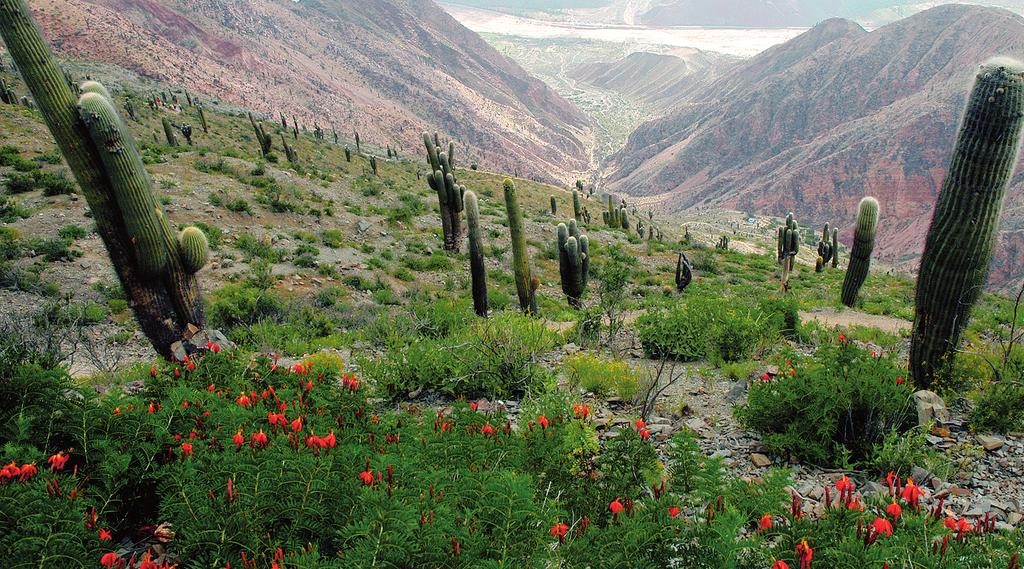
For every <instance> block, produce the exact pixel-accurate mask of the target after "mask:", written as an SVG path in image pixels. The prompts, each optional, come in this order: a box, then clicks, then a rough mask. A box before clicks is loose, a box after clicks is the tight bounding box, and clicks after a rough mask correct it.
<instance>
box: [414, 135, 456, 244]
mask: <svg viewBox="0 0 1024 569" xmlns="http://www.w3.org/2000/svg"><path fill="white" fill-rule="evenodd" d="M438 138H439V137H438V135H437V134H436V133H435V134H434V139H433V140H431V138H430V135H428V134H427V133H425V132H424V133H423V144H424V146H426V147H427V161H428V162H429V163H430V168H431V173H429V174H427V184H429V185H430V189H432V190H434V192H436V193H437V201H438V204H439V205H440V210H441V230H442V232H443V234H444V249H445V251H454V252H456V253H457V252H458V251H459V249H460V248H461V246H462V218H461V215H460V214H461V213H462V210H463V207H464V204H463V200H462V194H463V192H465V190H466V189H465V188H464V187H463V186H460V185H459V184H458V182H457V181H456V179H455V159H454V155H455V143H454V142H449V143H448V152H447V153H446V152H442V150H441V145H440V144H439V143H438Z"/></svg>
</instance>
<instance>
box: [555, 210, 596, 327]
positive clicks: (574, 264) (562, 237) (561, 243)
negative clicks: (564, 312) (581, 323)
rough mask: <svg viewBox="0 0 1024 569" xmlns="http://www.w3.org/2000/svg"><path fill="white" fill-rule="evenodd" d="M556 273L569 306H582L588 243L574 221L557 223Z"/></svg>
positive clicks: (588, 266)
mask: <svg viewBox="0 0 1024 569" xmlns="http://www.w3.org/2000/svg"><path fill="white" fill-rule="evenodd" d="M557 233H558V275H559V277H560V278H561V282H562V292H563V293H565V297H566V299H568V301H569V306H571V307H573V308H575V309H577V310H578V309H580V308H583V300H582V298H583V293H584V291H585V290H586V287H587V281H588V280H589V277H588V275H587V273H588V271H589V270H590V259H589V256H590V243H589V241H588V240H587V236H586V235H581V234H580V230H579V226H578V225H577V224H576V221H575V220H573V221H570V222H569V225H568V226H566V224H564V223H559V224H558V231H557Z"/></svg>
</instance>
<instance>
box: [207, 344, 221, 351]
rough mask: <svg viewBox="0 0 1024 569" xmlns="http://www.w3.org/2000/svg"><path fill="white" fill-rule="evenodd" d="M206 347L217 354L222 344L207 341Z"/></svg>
mask: <svg viewBox="0 0 1024 569" xmlns="http://www.w3.org/2000/svg"><path fill="white" fill-rule="evenodd" d="M206 348H207V349H208V350H210V351H211V352H213V353H215V354H216V353H218V352H220V345H219V344H217V343H216V342H207V343H206Z"/></svg>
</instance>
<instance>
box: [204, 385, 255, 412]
mask: <svg viewBox="0 0 1024 569" xmlns="http://www.w3.org/2000/svg"><path fill="white" fill-rule="evenodd" d="M210 387H213V385H211V386H210ZM235 403H238V404H239V405H241V406H242V407H248V406H249V405H250V404H252V400H251V399H249V396H248V395H246V394H245V393H242V394H241V395H239V396H238V399H235Z"/></svg>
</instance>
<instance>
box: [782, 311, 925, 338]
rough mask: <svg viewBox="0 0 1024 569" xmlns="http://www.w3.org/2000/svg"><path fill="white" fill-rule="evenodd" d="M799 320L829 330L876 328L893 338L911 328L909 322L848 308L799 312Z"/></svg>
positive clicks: (911, 325)
mask: <svg viewBox="0 0 1024 569" xmlns="http://www.w3.org/2000/svg"><path fill="white" fill-rule="evenodd" d="M800 319H801V320H802V321H804V322H809V321H812V320H813V321H815V322H817V323H819V324H821V325H823V326H826V327H829V328H834V327H836V326H840V327H849V326H863V327H865V328H877V329H879V330H882V331H883V332H888V333H889V334H893V335H895V336H899V335H900V333H901V332H903V331H905V330H910V329H911V328H912V327H913V322H911V321H909V320H904V319H902V318H893V317H892V316H882V315H879V314H866V313H864V312H858V311H856V310H850V309H849V308H844V309H843V310H842V311H838V312H837V311H836V310H833V309H817V310H811V311H801V312H800Z"/></svg>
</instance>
